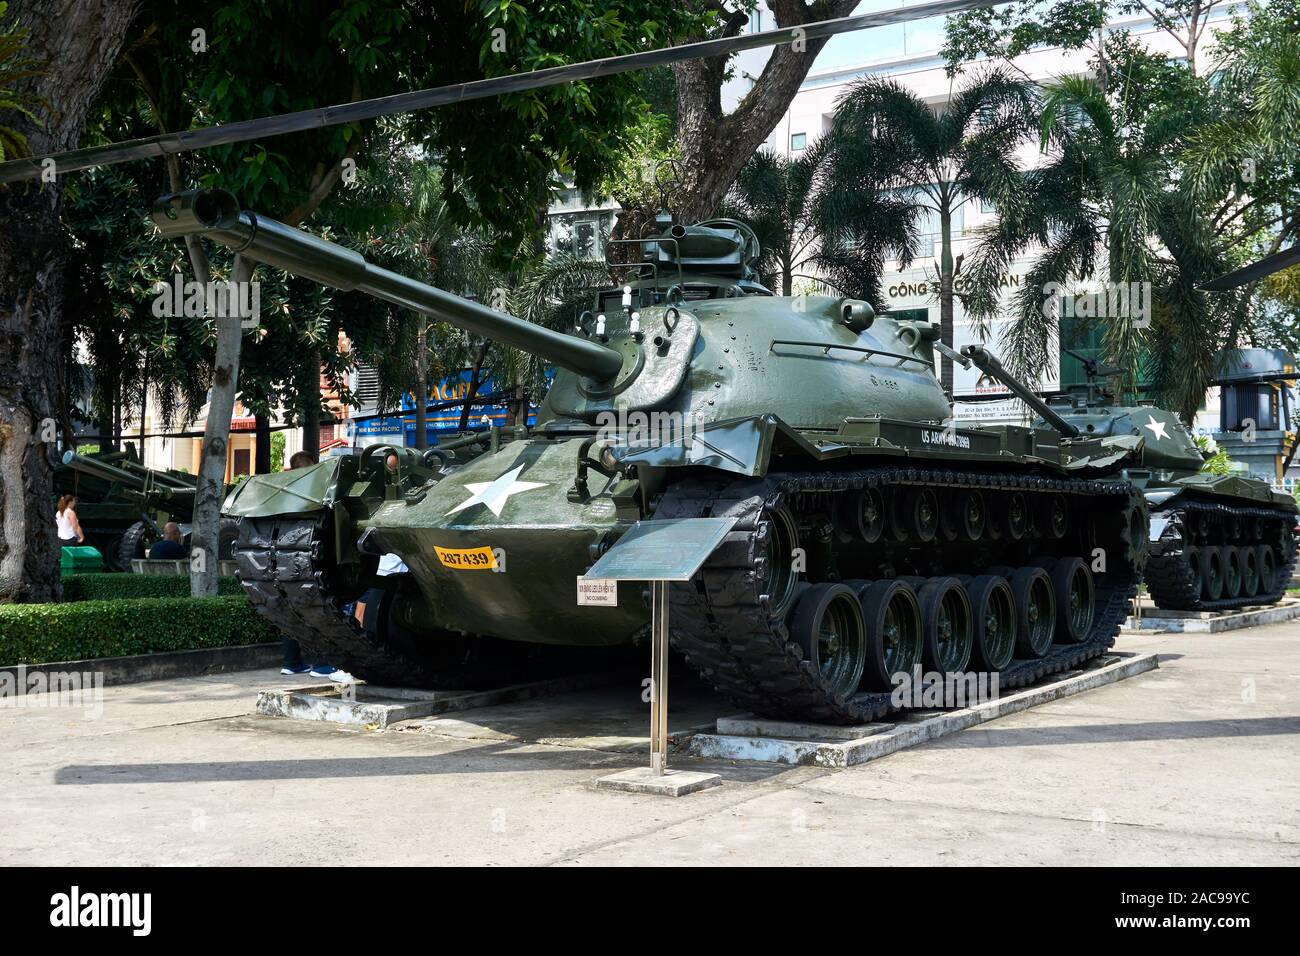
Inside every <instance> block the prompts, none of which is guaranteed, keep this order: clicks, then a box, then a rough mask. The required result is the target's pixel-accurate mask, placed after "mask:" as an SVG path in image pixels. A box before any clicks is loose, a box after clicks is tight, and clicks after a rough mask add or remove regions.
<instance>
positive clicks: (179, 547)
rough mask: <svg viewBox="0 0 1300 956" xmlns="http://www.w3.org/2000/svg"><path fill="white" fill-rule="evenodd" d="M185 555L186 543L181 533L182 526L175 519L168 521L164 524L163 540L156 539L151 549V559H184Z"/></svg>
mask: <svg viewBox="0 0 1300 956" xmlns="http://www.w3.org/2000/svg"><path fill="white" fill-rule="evenodd" d="M185 556H186V552H185V543H184V538H183V537H182V535H181V526H180V525H178V524H177V523H176V522H175V521H168V522H167V523H166V524H165V525H163V536H162V540H161V541H155V542H154V543H153V546H152V547H151V548H150V549H149V560H150V561H157V560H164V561H174V560H184V559H185Z"/></svg>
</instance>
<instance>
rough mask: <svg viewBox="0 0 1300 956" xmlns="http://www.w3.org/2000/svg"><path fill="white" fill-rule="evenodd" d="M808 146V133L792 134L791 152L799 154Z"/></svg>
mask: <svg viewBox="0 0 1300 956" xmlns="http://www.w3.org/2000/svg"><path fill="white" fill-rule="evenodd" d="M807 145H808V134H807V133H791V134H790V152H792V153H797V152H799V150H801V149H803V148H805V147H806V146H807Z"/></svg>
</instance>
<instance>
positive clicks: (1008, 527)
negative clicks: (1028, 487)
mask: <svg viewBox="0 0 1300 956" xmlns="http://www.w3.org/2000/svg"><path fill="white" fill-rule="evenodd" d="M1002 507H1003V516H1002V517H1003V529H1004V530H1005V531H1006V533H1007V537H1008V538H1010V539H1011V540H1012V541H1019V540H1020V539H1021V538H1023V537H1024V536H1025V534H1026V533H1027V532H1028V531H1029V506H1028V505H1027V504H1025V496H1024V495H1022V494H1021V493H1020V492H1018V491H1014V492H1012V493H1011V494H1010V495H1008V496H1007V498H1006V500H1005V501H1004V502H1003V506H1002Z"/></svg>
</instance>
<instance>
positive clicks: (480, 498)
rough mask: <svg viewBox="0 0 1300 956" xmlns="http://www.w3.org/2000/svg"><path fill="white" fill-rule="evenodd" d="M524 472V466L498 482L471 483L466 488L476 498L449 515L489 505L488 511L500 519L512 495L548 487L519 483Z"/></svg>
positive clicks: (503, 476) (454, 509) (538, 484)
mask: <svg viewBox="0 0 1300 956" xmlns="http://www.w3.org/2000/svg"><path fill="white" fill-rule="evenodd" d="M523 470H524V466H523V465H520V466H519V467H518V468H515V469H514V470H513V471H508V472H506V473H505V474H504V475H502V476H501V477H500V478H498V479H497V480H496V481H474V482H470V483H469V484H467V485H465V486H464V488H465V490H466V491H471V492H473V493H474V496H473V497H472V498H469V499H468V500H466V501H462V502H461V503H460V504H458V505H457V506H456V507H454V508H452V509H451V510H450V511H448V512H447V514H449V515H454V514H455V513H456V512H458V511H464V510H465V509H466V508H471V507H473V506H474V505H487V507H488V509H489V510H490V511H491V512H492V513H493V514H494V515H496V516H497V517H498V518H500V517H501V509H502V508H504V507H505V505H506V502H507V501H508V500H509V499H510V496H511V495H515V494H518V493H519V492H521V491H532V490H533V489H534V488H544V487H546V482H544V481H519V474H520V472H522V471H523Z"/></svg>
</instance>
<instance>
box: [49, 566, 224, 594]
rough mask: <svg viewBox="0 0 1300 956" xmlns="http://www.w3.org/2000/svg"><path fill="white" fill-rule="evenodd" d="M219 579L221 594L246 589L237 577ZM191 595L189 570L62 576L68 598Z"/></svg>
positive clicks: (64, 591)
mask: <svg viewBox="0 0 1300 956" xmlns="http://www.w3.org/2000/svg"><path fill="white" fill-rule="evenodd" d="M219 580H220V585H219V587H218V588H217V593H218V594H221V595H224V596H226V597H235V596H237V595H240V594H243V593H244V591H243V588H241V587H240V586H239V581H237V580H236V579H235V578H232V577H224V578H221V579H219ZM189 596H190V576H189V575H188V574H108V573H104V574H73V575H69V576H68V577H66V578H64V579H63V600H65V601H113V600H117V599H119V598H162V597H189Z"/></svg>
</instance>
